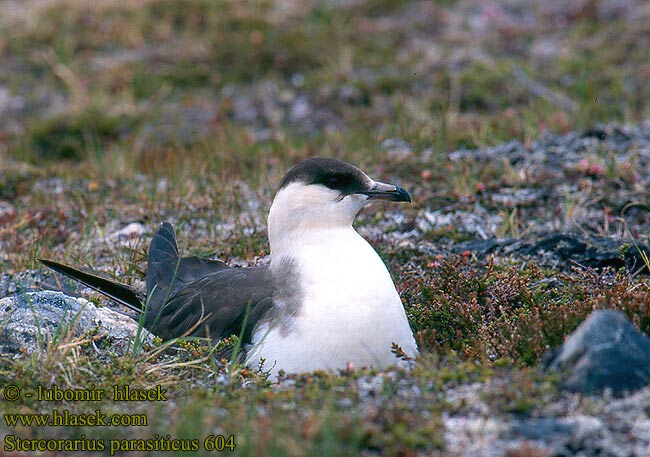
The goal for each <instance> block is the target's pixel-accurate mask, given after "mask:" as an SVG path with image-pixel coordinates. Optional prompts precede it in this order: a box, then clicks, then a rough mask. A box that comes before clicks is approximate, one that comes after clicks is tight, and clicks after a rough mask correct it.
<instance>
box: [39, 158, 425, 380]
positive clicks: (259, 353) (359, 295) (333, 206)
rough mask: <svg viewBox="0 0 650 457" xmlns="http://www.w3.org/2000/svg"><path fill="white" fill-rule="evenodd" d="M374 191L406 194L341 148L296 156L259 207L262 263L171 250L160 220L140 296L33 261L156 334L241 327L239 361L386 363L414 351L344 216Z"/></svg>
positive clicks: (331, 366) (372, 259)
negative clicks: (265, 257)
mask: <svg viewBox="0 0 650 457" xmlns="http://www.w3.org/2000/svg"><path fill="white" fill-rule="evenodd" d="M377 200H388V201H393V202H410V201H411V198H410V196H409V194H408V192H407V191H406V190H404V189H403V188H401V187H399V186H394V185H392V184H385V183H381V182H377V181H375V180H373V179H371V178H370V177H369V176H368V175H366V174H365V173H364V172H363V171H361V170H360V169H358V168H357V167H354V166H352V165H350V164H347V163H345V162H342V161H340V160H336V159H330V158H311V159H306V160H303V161H301V162H299V163H298V164H297V165H295V166H294V167H293V168H292V169H290V170H289V171H288V172H287V174H286V175H285V176H284V178H282V180H281V182H280V185H279V188H278V191H277V193H276V195H275V198H274V200H273V204H272V205H271V209H270V211H269V216H268V238H269V243H270V255H271V260H270V262H269V263H267V264H265V265H261V266H254V267H249V268H231V267H229V266H228V265H226V264H225V263H223V262H221V261H218V260H209V259H205V258H200V257H180V255H179V252H178V247H177V244H176V237H175V234H174V230H173V228H172V226H171V225H170V224H169V223H163V224H161V226H160V227H159V229H158V231H157V232H156V234H155V235H154V237H153V240H152V242H151V246H150V249H149V253H148V260H147V273H146V286H147V297H146V299H145V298H144V297H140V296H139V295H138V294H137V293H136V291H135V290H134V289H132V288H131V287H129V286H127V285H124V284H120V283H117V282H115V281H112V280H108V279H105V278H101V277H98V276H95V275H93V274H90V273H85V272H83V271H81V270H79V269H76V268H74V267H70V266H67V265H63V264H61V263H58V262H54V261H51V260H41V261H42V262H43V263H44V264H45V265H47V266H48V267H50V268H52V269H53V270H55V271H57V272H59V273H62V274H65V275H67V276H69V277H71V278H73V279H75V280H77V281H80V282H81V283H83V284H85V285H87V286H88V287H91V288H93V289H95V290H97V291H98V292H100V293H102V294H104V295H106V296H108V297H109V298H111V299H113V300H115V301H117V302H119V303H121V304H123V305H125V306H127V307H129V308H131V309H133V310H136V311H138V312H144V314H145V315H144V326H145V327H146V328H147V329H149V330H150V331H151V332H152V333H154V334H156V335H158V336H160V337H161V338H163V339H171V338H175V337H179V336H182V335H187V334H191V335H193V336H204V337H205V336H209V337H210V338H212V339H220V338H224V337H228V336H230V335H232V334H235V335H242V342H243V343H244V345H245V348H246V363H247V364H248V365H249V366H251V367H258V366H260V364H261V366H262V369H263V370H264V371H268V372H269V373H270V374H271V375H274V374H277V372H278V371H280V370H284V371H285V372H286V373H300V372H306V371H313V370H330V371H337V370H341V369H346V368H348V367H350V366H354V367H363V366H368V367H370V366H371V367H376V368H384V367H387V366H390V365H394V364H396V363H397V362H398V358H397V357H396V355H395V353H394V352H395V351H394V348H393V345H394V344H396V345H398V346H399V347H400V348H401V349H402V350H403V352H404V353H405V354H406V355H407V356H409V357H415V356H416V355H417V352H418V351H417V346H416V343H415V340H414V338H413V332H412V331H411V328H410V326H409V323H408V320H407V318H406V313H405V311H404V307H403V305H402V302H401V300H400V297H399V295H398V293H397V291H396V289H395V285H394V284H393V281H392V279H391V277H390V274H389V272H388V270H387V269H386V266H385V265H384V262H383V261H382V260H381V258H380V257H379V256H378V255H377V253H376V252H375V250H374V249H373V248H372V247H371V246H370V244H369V243H368V242H367V241H366V240H365V239H364V238H363V237H361V236H360V235H359V234H358V233H357V232H356V230H355V229H354V228H353V226H352V223H353V221H354V218H355V216H356V215H357V213H358V212H359V210H361V208H362V207H363V206H365V205H366V204H368V203H369V202H373V201H377ZM145 304H146V306H145ZM197 323H198V325H197Z"/></svg>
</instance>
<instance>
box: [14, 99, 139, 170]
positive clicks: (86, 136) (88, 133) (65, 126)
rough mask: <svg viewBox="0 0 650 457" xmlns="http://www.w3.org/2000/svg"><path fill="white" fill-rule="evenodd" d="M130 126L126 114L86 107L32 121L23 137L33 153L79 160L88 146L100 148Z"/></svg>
mask: <svg viewBox="0 0 650 457" xmlns="http://www.w3.org/2000/svg"><path fill="white" fill-rule="evenodd" d="M131 126H132V121H131V120H130V119H128V118H125V117H117V116H111V115H108V114H106V113H105V112H103V111H102V110H100V109H99V108H88V109H86V110H84V111H82V112H80V113H66V114H62V115H59V116H56V117H53V118H51V119H46V120H42V121H39V122H35V123H33V124H32V125H31V126H30V127H29V130H28V132H27V141H28V144H29V145H30V146H31V147H32V148H33V150H34V152H35V153H37V154H38V155H39V156H40V157H44V158H46V159H48V160H58V159H74V160H80V159H85V158H87V157H88V153H89V150H90V151H97V150H101V149H102V148H103V147H104V146H105V145H106V144H107V143H109V142H116V141H118V140H119V138H120V136H121V135H123V134H124V133H126V130H127V129H128V128H129V127H131Z"/></svg>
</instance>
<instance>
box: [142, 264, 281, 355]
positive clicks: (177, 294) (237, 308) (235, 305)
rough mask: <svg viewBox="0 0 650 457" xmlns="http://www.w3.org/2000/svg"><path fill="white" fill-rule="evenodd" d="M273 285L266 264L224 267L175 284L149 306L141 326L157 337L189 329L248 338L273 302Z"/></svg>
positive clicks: (197, 331)
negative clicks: (161, 299) (160, 303)
mask: <svg viewBox="0 0 650 457" xmlns="http://www.w3.org/2000/svg"><path fill="white" fill-rule="evenodd" d="M273 295H274V288H273V283H272V281H271V279H270V275H269V274H268V267H266V266H259V267H251V268H226V269H221V270H219V271H216V272H213V273H210V274H208V275H205V276H203V277H201V278H199V279H198V280H196V281H193V282H190V283H187V284H184V285H182V286H180V287H178V288H175V290H174V292H173V293H172V294H170V296H169V298H168V299H167V300H166V302H165V304H164V305H163V306H162V307H160V308H159V307H157V306H156V307H151V309H147V311H146V314H145V326H146V327H147V328H148V329H149V330H151V331H152V332H153V333H155V334H156V335H159V336H160V337H161V338H164V339H169V338H175V337H178V336H181V335H184V334H185V333H187V332H188V331H189V330H190V329H191V328H192V327H193V326H194V325H195V324H196V323H197V322H199V321H200V320H202V319H204V320H203V322H202V323H201V324H200V325H199V326H198V327H197V328H196V329H194V330H193V331H192V333H191V334H192V335H194V336H210V337H211V338H212V339H215V340H216V339H219V338H224V337H227V336H230V335H232V334H235V335H239V334H240V333H241V332H242V326H243V325H244V323H246V326H245V328H244V331H243V342H250V339H251V333H252V329H253V327H254V326H255V324H256V323H257V322H258V321H259V320H260V319H261V318H262V317H263V316H264V315H265V314H266V312H267V311H268V310H269V309H271V307H272V306H273Z"/></svg>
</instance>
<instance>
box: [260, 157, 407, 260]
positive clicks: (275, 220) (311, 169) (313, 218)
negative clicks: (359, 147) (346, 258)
mask: <svg viewBox="0 0 650 457" xmlns="http://www.w3.org/2000/svg"><path fill="white" fill-rule="evenodd" d="M375 200H388V201H394V202H410V201H411V197H410V195H409V194H408V192H407V191H406V190H404V189H403V188H401V187H399V186H394V185H392V184H385V183H382V182H377V181H375V180H373V179H372V178H370V177H369V176H368V175H367V174H365V173H364V172H363V171H361V170H360V169H358V168H357V167H355V166H353V165H350V164H348V163H345V162H342V161H340V160H336V159H329V158H319V157H317V158H311V159H306V160H303V161H301V162H299V163H298V164H297V165H295V166H294V167H293V168H292V169H290V170H289V171H288V172H287V174H286V175H285V176H284V178H282V181H281V182H280V186H279V189H278V192H277V194H276V195H275V199H274V200H273V204H272V205H271V210H270V212H269V221H268V222H269V240H270V243H271V252H273V247H274V241H276V240H280V239H281V238H286V237H287V236H289V237H291V236H300V234H301V233H304V232H307V231H310V230H318V229H324V228H336V227H350V226H351V225H352V222H353V220H354V217H355V216H356V215H357V213H358V212H359V210H360V209H361V208H362V207H363V206H364V205H365V204H366V203H368V202H371V201H375Z"/></svg>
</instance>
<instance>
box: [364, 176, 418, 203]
mask: <svg viewBox="0 0 650 457" xmlns="http://www.w3.org/2000/svg"><path fill="white" fill-rule="evenodd" d="M359 193H360V194H363V195H367V196H368V200H388V201H391V202H409V203H411V196H410V195H409V193H408V192H407V191H406V189H403V188H401V187H399V186H394V185H392V184H386V183H383V182H376V181H373V182H372V184H371V186H370V188H369V189H367V190H362V191H361V192H359Z"/></svg>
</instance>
